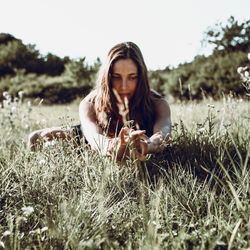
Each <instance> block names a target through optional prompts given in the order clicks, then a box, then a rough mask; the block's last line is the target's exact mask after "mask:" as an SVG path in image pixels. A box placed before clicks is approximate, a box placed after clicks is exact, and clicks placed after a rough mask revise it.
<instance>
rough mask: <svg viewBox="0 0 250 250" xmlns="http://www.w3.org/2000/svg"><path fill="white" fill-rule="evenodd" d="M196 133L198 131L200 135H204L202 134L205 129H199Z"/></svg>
mask: <svg viewBox="0 0 250 250" xmlns="http://www.w3.org/2000/svg"><path fill="white" fill-rule="evenodd" d="M198 131H199V133H200V134H204V132H205V131H206V129H205V128H200V129H199V130H198Z"/></svg>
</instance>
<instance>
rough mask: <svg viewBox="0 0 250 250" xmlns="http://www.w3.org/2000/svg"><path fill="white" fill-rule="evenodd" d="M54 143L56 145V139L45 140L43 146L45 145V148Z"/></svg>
mask: <svg viewBox="0 0 250 250" xmlns="http://www.w3.org/2000/svg"><path fill="white" fill-rule="evenodd" d="M54 145H56V141H55V140H52V141H46V142H45V143H44V147H45V148H47V147H49V146H54Z"/></svg>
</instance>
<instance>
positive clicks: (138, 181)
mask: <svg viewBox="0 0 250 250" xmlns="http://www.w3.org/2000/svg"><path fill="white" fill-rule="evenodd" d="M78 103H79V102H78V101H76V102H75V103H73V104H71V105H65V106H50V107H49V106H43V105H39V104H38V102H34V103H32V104H31V105H30V103H23V104H21V103H19V101H18V100H16V102H10V103H5V107H4V108H1V109H0V140H1V143H0V202H1V203H0V249H2V248H5V249H249V248H250V217H249V215H250V202H249V201H250V195H249V183H250V178H249V174H250V169H249V149H250V147H249V146H250V144H249V142H250V132H249V127H250V126H249V121H250V120H249V119H250V116H249V101H247V100H241V99H232V98H230V97H225V98H224V99H223V100H221V101H216V102H215V101H213V100H209V99H207V100H204V101H202V102H200V103H196V102H186V103H181V102H180V103H172V104H171V103H170V106H171V111H172V125H173V126H172V138H173V144H172V145H171V146H169V147H168V148H166V149H165V150H164V152H162V153H159V154H156V155H153V156H151V157H150V159H148V161H147V162H146V163H145V164H142V163H135V162H133V161H132V160H129V161H127V165H126V166H117V164H116V163H115V162H113V161H112V160H111V159H110V158H109V157H100V156H99V155H98V154H97V153H94V152H91V151H90V149H89V148H88V146H87V145H85V144H83V145H82V150H81V151H78V150H76V149H74V148H73V147H72V146H71V145H70V143H66V142H58V143H57V144H56V145H54V146H48V147H44V149H43V150H42V151H40V152H36V153H32V152H30V151H29V150H28V149H27V137H28V134H29V133H30V132H31V131H32V130H34V129H39V128H43V127H49V126H58V125H73V124H78V122H79V121H78V120H79V119H78Z"/></svg>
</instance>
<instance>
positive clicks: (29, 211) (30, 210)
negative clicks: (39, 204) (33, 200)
mask: <svg viewBox="0 0 250 250" xmlns="http://www.w3.org/2000/svg"><path fill="white" fill-rule="evenodd" d="M22 211H23V214H24V215H25V216H29V215H30V214H32V213H33V212H34V208H33V207H30V206H29V207H23V208H22Z"/></svg>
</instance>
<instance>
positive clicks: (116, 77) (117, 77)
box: [112, 76, 120, 79]
mask: <svg viewBox="0 0 250 250" xmlns="http://www.w3.org/2000/svg"><path fill="white" fill-rule="evenodd" d="M112 79H120V76H112Z"/></svg>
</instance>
